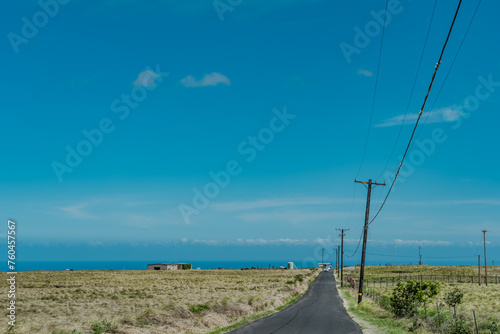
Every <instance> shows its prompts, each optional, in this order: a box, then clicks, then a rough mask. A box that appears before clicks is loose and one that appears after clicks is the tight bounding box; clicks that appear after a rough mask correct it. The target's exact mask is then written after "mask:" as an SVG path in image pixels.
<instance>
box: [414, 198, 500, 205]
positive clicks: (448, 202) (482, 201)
mask: <svg viewBox="0 0 500 334" xmlns="http://www.w3.org/2000/svg"><path fill="white" fill-rule="evenodd" d="M407 204H409V205H413V206H415V205H417V206H444V205H446V206H458V205H489V206H500V199H462V200H445V201H423V202H409V203H407Z"/></svg>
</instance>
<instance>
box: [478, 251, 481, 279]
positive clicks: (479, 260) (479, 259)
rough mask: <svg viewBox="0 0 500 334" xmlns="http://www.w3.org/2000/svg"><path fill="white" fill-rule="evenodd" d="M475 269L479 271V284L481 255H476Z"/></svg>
mask: <svg viewBox="0 0 500 334" xmlns="http://www.w3.org/2000/svg"><path fill="white" fill-rule="evenodd" d="M477 271H478V273H479V285H481V255H479V254H478V255H477Z"/></svg>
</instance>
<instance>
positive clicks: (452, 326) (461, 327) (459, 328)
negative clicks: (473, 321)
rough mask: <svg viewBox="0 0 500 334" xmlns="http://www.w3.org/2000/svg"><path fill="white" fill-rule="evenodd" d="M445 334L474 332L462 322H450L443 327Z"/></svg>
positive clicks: (471, 333) (470, 333)
mask: <svg viewBox="0 0 500 334" xmlns="http://www.w3.org/2000/svg"><path fill="white" fill-rule="evenodd" d="M444 330H445V333H447V334H473V333H474V331H473V330H472V328H470V327H469V325H467V323H466V322H465V321H464V320H457V321H456V323H455V322H450V323H449V324H448V325H447V326H446V327H445V329H444Z"/></svg>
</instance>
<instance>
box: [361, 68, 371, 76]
mask: <svg viewBox="0 0 500 334" xmlns="http://www.w3.org/2000/svg"><path fill="white" fill-rule="evenodd" d="M358 74H359V75H364V76H365V77H371V76H373V72H372V71H368V70H363V69H359V70H358Z"/></svg>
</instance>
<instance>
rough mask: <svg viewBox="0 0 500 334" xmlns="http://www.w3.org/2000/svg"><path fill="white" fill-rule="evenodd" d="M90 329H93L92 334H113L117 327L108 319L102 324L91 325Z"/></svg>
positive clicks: (101, 322)
mask: <svg viewBox="0 0 500 334" xmlns="http://www.w3.org/2000/svg"><path fill="white" fill-rule="evenodd" d="M90 328H91V329H92V334H102V333H113V331H114V330H115V329H116V326H115V325H113V324H112V323H111V322H109V321H107V320H106V319H103V320H102V321H100V322H95V323H93V324H92V325H90Z"/></svg>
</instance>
